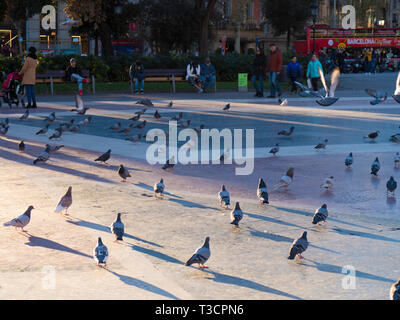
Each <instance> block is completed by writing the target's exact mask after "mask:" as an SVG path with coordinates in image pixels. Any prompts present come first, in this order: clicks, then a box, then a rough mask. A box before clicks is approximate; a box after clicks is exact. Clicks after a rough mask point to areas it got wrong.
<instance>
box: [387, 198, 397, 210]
mask: <svg viewBox="0 0 400 320" xmlns="http://www.w3.org/2000/svg"><path fill="white" fill-rule="evenodd" d="M396 201H397V200H396V197H386V204H387V205H388V207H389V208H394V207H396Z"/></svg>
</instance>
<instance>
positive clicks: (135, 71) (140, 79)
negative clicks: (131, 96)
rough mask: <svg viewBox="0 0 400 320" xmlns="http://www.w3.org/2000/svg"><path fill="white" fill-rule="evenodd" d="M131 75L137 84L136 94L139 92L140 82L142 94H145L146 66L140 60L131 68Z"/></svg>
mask: <svg viewBox="0 0 400 320" xmlns="http://www.w3.org/2000/svg"><path fill="white" fill-rule="evenodd" d="M129 75H130V77H131V79H132V81H133V82H134V84H135V94H138V93H139V90H138V86H139V83H140V94H144V79H145V78H146V75H145V73H144V66H143V63H142V62H141V61H140V60H137V61H136V62H135V64H132V65H131V66H130V68H129Z"/></svg>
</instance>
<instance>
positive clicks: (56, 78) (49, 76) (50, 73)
mask: <svg viewBox="0 0 400 320" xmlns="http://www.w3.org/2000/svg"><path fill="white" fill-rule="evenodd" d="M82 76H83V77H85V78H88V77H90V72H89V70H87V69H83V70H82ZM91 79H92V91H93V94H95V93H96V86H95V81H94V75H92V76H91ZM36 82H38V83H50V91H51V95H54V82H58V83H69V82H71V81H66V80H65V70H47V71H46V72H45V73H37V74H36Z"/></svg>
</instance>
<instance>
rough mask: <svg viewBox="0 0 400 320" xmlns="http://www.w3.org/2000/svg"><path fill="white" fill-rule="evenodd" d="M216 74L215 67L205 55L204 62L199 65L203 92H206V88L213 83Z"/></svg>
mask: <svg viewBox="0 0 400 320" xmlns="http://www.w3.org/2000/svg"><path fill="white" fill-rule="evenodd" d="M216 74H217V72H216V71H215V67H214V66H213V65H212V63H211V60H210V58H209V57H207V58H206V59H205V61H204V64H202V65H201V66H200V77H201V81H202V82H203V92H204V93H207V92H208V89H209V88H210V87H211V86H212V85H213V84H214V83H215V81H216V77H215V76H216Z"/></svg>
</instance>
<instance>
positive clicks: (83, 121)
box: [78, 116, 92, 126]
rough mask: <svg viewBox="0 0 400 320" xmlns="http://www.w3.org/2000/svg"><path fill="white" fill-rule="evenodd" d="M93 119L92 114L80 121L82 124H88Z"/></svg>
mask: <svg viewBox="0 0 400 320" xmlns="http://www.w3.org/2000/svg"><path fill="white" fill-rule="evenodd" d="M91 121H92V116H88V117H87V118H86V119H83V120H82V121H79V122H78V125H80V126H87V125H88V124H89V123H90V122H91Z"/></svg>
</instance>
